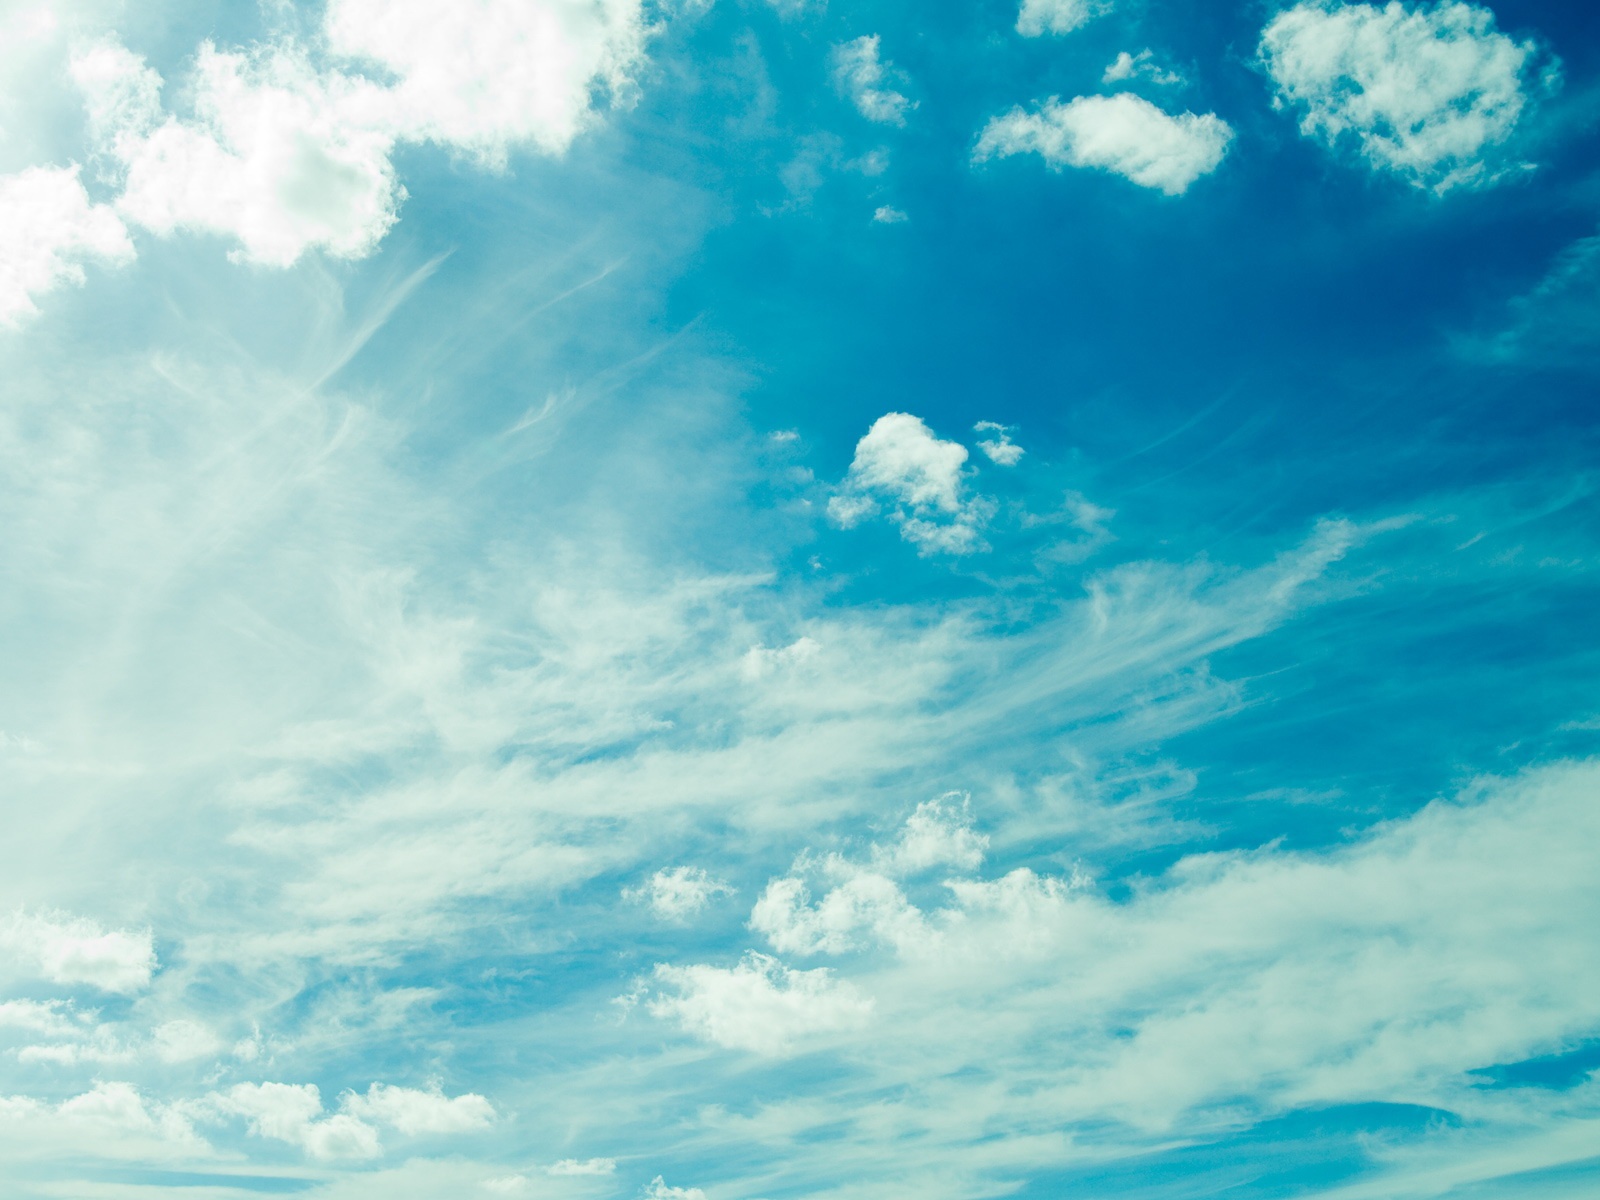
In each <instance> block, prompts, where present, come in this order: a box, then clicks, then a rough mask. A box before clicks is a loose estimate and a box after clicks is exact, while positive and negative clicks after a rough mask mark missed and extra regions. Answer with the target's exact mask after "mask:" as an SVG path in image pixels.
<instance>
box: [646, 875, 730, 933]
mask: <svg viewBox="0 0 1600 1200" xmlns="http://www.w3.org/2000/svg"><path fill="white" fill-rule="evenodd" d="M733 891H734V889H733V887H732V886H731V885H729V884H728V883H725V882H724V881H723V880H720V879H713V878H712V877H711V875H710V874H708V873H707V872H706V869H705V868H704V867H664V868H663V869H661V870H659V871H657V872H656V873H655V874H653V875H652V876H650V878H649V880H648V881H647V882H646V883H645V884H644V885H643V886H642V887H637V888H625V889H624V890H623V893H622V894H623V897H624V898H626V899H629V900H634V901H640V902H643V903H646V904H648V905H649V906H650V910H651V911H652V912H653V913H655V914H656V916H658V917H661V918H663V919H664V920H668V921H687V920H688V919H689V918H690V917H692V916H694V915H695V914H696V913H698V912H701V911H703V910H704V909H705V907H706V905H708V904H710V903H711V901H712V900H713V899H714V898H715V897H717V896H731V895H733Z"/></svg>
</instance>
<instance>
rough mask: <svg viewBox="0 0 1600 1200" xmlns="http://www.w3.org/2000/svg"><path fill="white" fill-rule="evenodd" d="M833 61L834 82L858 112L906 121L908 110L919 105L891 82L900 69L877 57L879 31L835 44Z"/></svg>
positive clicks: (891, 122) (893, 121)
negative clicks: (897, 69)
mask: <svg viewBox="0 0 1600 1200" xmlns="http://www.w3.org/2000/svg"><path fill="white" fill-rule="evenodd" d="M832 61H833V80H834V83H835V84H837V85H838V87H839V90H840V91H842V92H843V93H844V94H845V95H847V96H849V97H850V102H851V103H852V104H854V105H855V106H856V111H857V112H859V113H860V114H861V115H862V116H863V117H865V118H867V120H869V121H878V122H881V123H882V124H885V125H904V124H905V123H906V113H907V112H908V111H909V110H911V109H913V108H915V107H916V105H915V104H914V103H912V101H911V100H909V99H908V98H907V97H906V96H904V95H903V94H902V93H900V92H898V91H896V90H895V89H894V88H893V87H891V86H890V84H891V83H893V82H894V81H895V80H896V79H897V78H898V75H899V72H897V71H896V70H895V69H894V65H893V64H892V63H887V62H884V61H882V60H881V59H880V58H879V57H878V35H877V34H875V33H874V34H870V35H868V36H866V37H858V38H856V39H855V40H854V41H851V42H844V43H842V44H840V45H837V46H835V47H834V48H833V56H832Z"/></svg>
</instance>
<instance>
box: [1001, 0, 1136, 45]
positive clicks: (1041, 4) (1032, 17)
mask: <svg viewBox="0 0 1600 1200" xmlns="http://www.w3.org/2000/svg"><path fill="white" fill-rule="evenodd" d="M1112 7H1113V6H1112V3H1111V0H1022V7H1021V9H1020V10H1018V12H1017V32H1018V33H1020V34H1021V35H1022V36H1023V37H1040V36H1042V35H1044V34H1046V33H1071V32H1072V31H1073V30H1074V29H1078V28H1080V27H1081V26H1084V25H1087V24H1088V23H1089V22H1090V21H1091V20H1093V19H1094V18H1095V17H1098V16H1101V15H1102V14H1104V13H1108V12H1110V11H1111V9H1112Z"/></svg>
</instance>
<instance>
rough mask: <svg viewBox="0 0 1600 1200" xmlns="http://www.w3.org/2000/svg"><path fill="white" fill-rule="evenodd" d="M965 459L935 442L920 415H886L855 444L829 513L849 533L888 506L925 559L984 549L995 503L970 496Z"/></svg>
mask: <svg viewBox="0 0 1600 1200" xmlns="http://www.w3.org/2000/svg"><path fill="white" fill-rule="evenodd" d="M966 461H967V449H966V447H965V446H963V445H961V444H960V443H959V442H947V441H942V440H941V439H939V438H938V437H935V436H934V433H933V431H932V430H931V429H929V428H928V426H927V425H925V424H924V423H923V421H922V419H921V418H920V417H914V416H912V415H911V414H910V413H898V412H897V413H886V414H885V415H883V416H881V417H879V418H878V419H877V420H876V421H874V422H873V423H872V428H871V429H869V430H867V432H866V434H865V436H863V437H862V438H861V440H860V441H859V442H857V443H856V451H855V456H854V458H853V459H852V460H851V462H850V470H849V473H848V474H847V475H846V477H845V481H844V484H843V486H842V487H841V488H840V489H839V491H838V493H837V494H836V495H834V496H833V498H832V499H831V500H829V502H828V515H829V516H830V517H831V518H832V519H833V520H834V522H835V523H837V524H838V525H840V526H842V527H843V528H846V529H848V528H850V527H851V526H853V525H856V524H858V523H859V522H861V521H863V520H865V519H866V518H867V517H870V516H874V515H876V514H877V513H878V512H879V511H880V509H881V507H882V506H883V505H885V504H887V505H889V506H890V512H889V516H890V519H891V520H893V521H894V522H895V524H897V525H898V526H899V527H900V535H901V536H902V537H903V538H905V539H906V541H908V542H911V543H912V544H913V545H915V546H916V547H917V548H918V550H919V551H920V552H921V553H923V554H929V553H934V552H937V551H943V552H945V553H949V554H967V553H971V552H972V551H973V550H976V549H979V548H980V547H981V545H982V542H981V538H980V536H979V530H980V529H981V528H982V526H983V524H984V523H985V522H986V521H987V520H988V519H989V517H990V515H991V514H992V513H993V503H992V502H991V501H989V500H987V499H986V498H984V497H981V496H977V497H968V496H967V495H966V493H965V483H964V479H963V475H962V467H963V465H964V464H965V463H966Z"/></svg>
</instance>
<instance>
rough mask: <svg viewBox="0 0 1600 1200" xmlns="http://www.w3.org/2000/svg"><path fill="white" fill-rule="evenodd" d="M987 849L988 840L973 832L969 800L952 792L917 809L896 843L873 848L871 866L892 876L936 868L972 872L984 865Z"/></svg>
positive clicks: (927, 801)
mask: <svg viewBox="0 0 1600 1200" xmlns="http://www.w3.org/2000/svg"><path fill="white" fill-rule="evenodd" d="M957 799H959V800H960V803H959V804H957V803H955V801H956V800H957ZM988 848H989V839H988V838H987V837H986V836H985V835H983V834H981V833H978V832H976V831H975V830H974V829H973V828H972V810H971V807H970V804H969V802H968V800H967V797H966V796H964V795H961V794H960V793H959V792H951V793H949V794H947V795H944V796H940V797H939V798H938V799H936V800H925V801H923V802H922V803H921V804H919V805H917V808H916V811H915V812H913V813H912V814H911V815H910V816H909V817H907V818H906V823H905V825H904V826H903V827H902V828H901V830H900V834H899V836H898V837H897V838H895V840H894V841H893V842H891V843H890V844H889V845H887V846H876V845H875V846H873V847H872V862H873V865H874V866H875V867H877V868H878V869H879V870H880V871H884V872H886V873H888V874H890V875H915V874H919V873H921V872H923V871H931V870H933V869H934V868H935V867H954V868H956V869H958V870H962V871H971V870H974V869H976V868H977V866H978V864H980V863H981V862H983V856H984V854H985V852H986V851H987V850H988Z"/></svg>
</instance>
